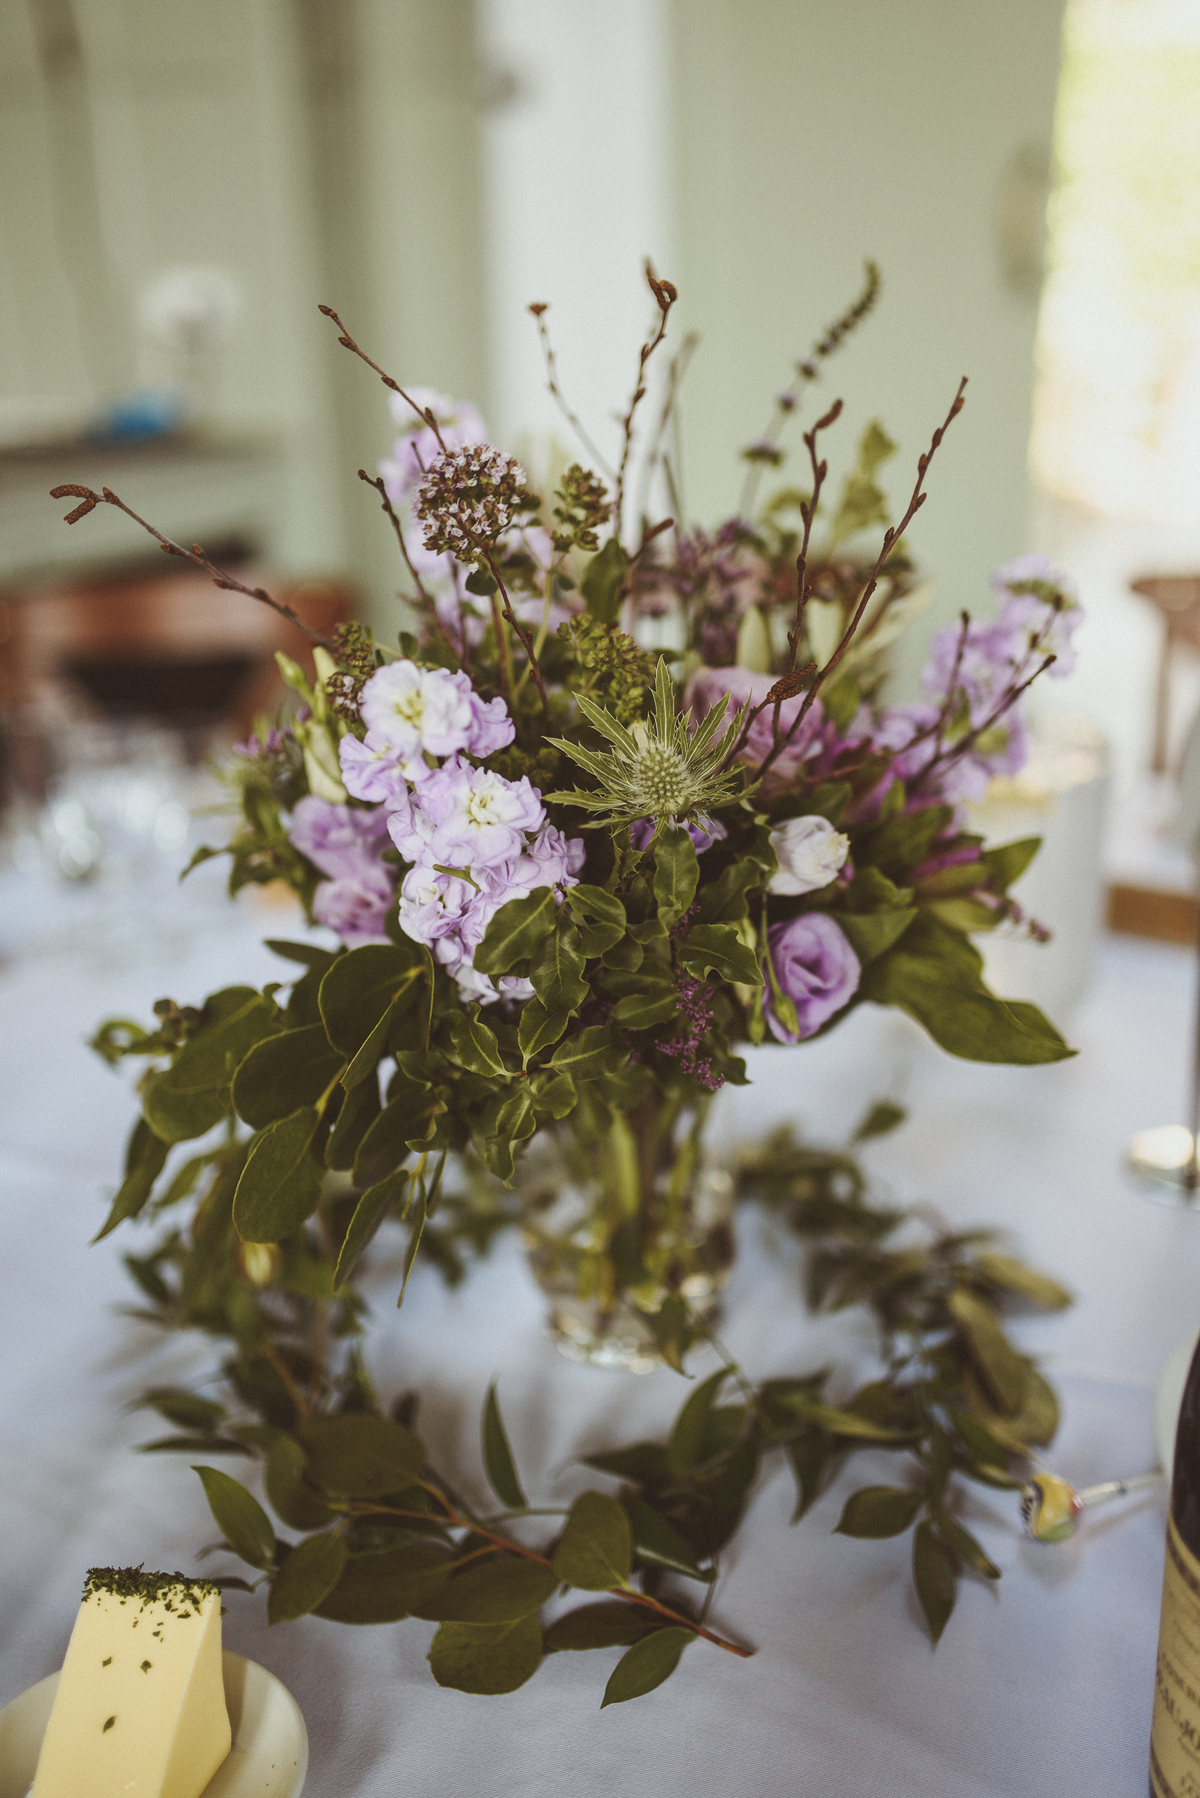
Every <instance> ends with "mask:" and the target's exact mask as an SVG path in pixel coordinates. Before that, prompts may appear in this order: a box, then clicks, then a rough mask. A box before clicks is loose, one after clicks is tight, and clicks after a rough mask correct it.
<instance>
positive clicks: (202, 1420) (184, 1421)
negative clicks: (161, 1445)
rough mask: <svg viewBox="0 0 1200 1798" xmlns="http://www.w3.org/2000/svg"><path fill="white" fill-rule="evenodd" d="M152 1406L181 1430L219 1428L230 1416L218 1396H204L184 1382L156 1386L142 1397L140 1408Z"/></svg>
mask: <svg viewBox="0 0 1200 1798" xmlns="http://www.w3.org/2000/svg"><path fill="white" fill-rule="evenodd" d="M147 1407H149V1408H150V1409H151V1410H154V1411H157V1412H158V1414H159V1416H160V1417H165V1418H166V1420H167V1422H168V1423H173V1424H175V1425H176V1426H177V1428H179V1429H181V1430H215V1429H216V1427H217V1425H218V1424H219V1423H220V1422H221V1421H222V1420H223V1418H224V1417H225V1416H226V1411H225V1407H224V1405H219V1404H218V1403H217V1401H216V1399H215V1398H201V1397H200V1394H199V1393H198V1392H189V1391H188V1390H187V1388H186V1387H183V1386H152V1387H151V1389H150V1390H149V1392H146V1393H144V1394H143V1395H142V1397H141V1398H140V1399H139V1400H138V1402H137V1406H136V1409H138V1410H139V1411H140V1410H143V1409H145V1408H147Z"/></svg>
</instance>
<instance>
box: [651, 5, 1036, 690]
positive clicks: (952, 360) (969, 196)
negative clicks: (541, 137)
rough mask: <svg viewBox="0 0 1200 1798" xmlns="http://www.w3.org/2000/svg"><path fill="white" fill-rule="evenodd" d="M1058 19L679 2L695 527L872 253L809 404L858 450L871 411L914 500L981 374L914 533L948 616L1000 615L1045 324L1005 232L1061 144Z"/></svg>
mask: <svg viewBox="0 0 1200 1798" xmlns="http://www.w3.org/2000/svg"><path fill="white" fill-rule="evenodd" d="M1060 18H1061V6H1060V5H1059V3H1058V0H1007V3H1006V4H1004V5H998V4H992V3H989V0H904V3H903V4H897V0H838V4H836V5H830V4H828V3H827V0H675V4H674V8H673V35H674V61H675V69H676V91H675V101H674V104H675V117H676V121H677V122H676V134H675V145H676V174H675V179H676V185H677V191H678V196H679V206H678V225H677V233H678V238H677V241H678V255H677V259H676V264H675V271H674V272H675V278H676V279H677V281H678V282H679V285H680V288H681V293H682V300H681V307H680V310H681V312H682V313H683V314H684V318H685V322H686V323H688V324H691V325H694V326H696V327H697V328H698V329H699V330H700V331H701V332H702V334H703V338H704V341H703V343H702V345H701V348H700V352H699V355H698V356H697V358H696V360H695V362H694V363H693V367H692V372H691V374H690V376H689V381H688V386H689V392H688V395H687V399H686V401H685V423H686V427H687V429H686V439H685V441H686V446H687V474H688V488H689V495H688V497H689V500H690V507H691V510H692V511H693V512H694V513H695V515H696V516H697V517H699V518H702V519H703V518H708V519H712V518H714V517H716V516H719V515H722V514H726V513H728V512H729V511H731V510H733V508H734V506H735V504H736V500H737V493H738V487H739V465H738V463H737V461H736V455H737V451H738V449H739V448H740V447H741V445H743V444H744V443H746V442H748V441H750V440H751V439H752V438H753V437H755V436H757V434H758V433H759V432H760V431H761V429H762V426H763V424H764V422H765V420H766V417H767V414H768V412H769V410H770V402H771V398H772V396H773V395H774V393H775V392H776V391H777V390H778V389H779V388H780V387H782V386H783V385H784V384H785V382H786V380H787V378H788V375H789V372H790V369H791V366H792V364H793V362H794V361H795V360H796V359H797V357H799V356H801V355H803V354H805V353H806V351H807V349H808V346H809V344H810V342H811V341H812V339H813V338H814V337H816V335H817V334H818V333H819V331H820V330H821V328H822V327H823V325H824V324H825V322H826V321H827V320H829V319H831V318H833V317H834V316H836V314H837V313H838V312H839V311H840V310H841V309H842V308H843V307H844V306H845V304H846V303H847V301H849V300H850V299H852V298H853V296H854V294H855V293H856V291H857V290H858V287H859V284H860V281H861V271H862V263H863V259H864V257H867V256H873V257H874V258H876V260H877V261H878V262H879V263H880V264H881V266H882V269H883V277H884V290H883V297H882V301H881V303H880V305H879V307H878V309H877V311H876V313H875V315H874V316H873V317H872V318H871V319H870V320H869V321H868V322H867V323H866V324H865V325H864V327H863V328H862V330H861V333H860V334H859V335H858V336H857V337H856V338H855V339H854V340H853V341H852V342H851V343H850V344H849V345H848V346H847V347H846V349H845V350H844V351H843V352H842V353H841V355H840V356H839V357H838V358H837V360H836V361H835V362H834V363H832V364H831V365H830V367H829V373H828V375H827V377H826V380H825V382H824V383H823V384H822V386H821V387H820V388H819V389H818V392H817V400H816V401H814V402H813V406H815V404H816V403H818V402H819V401H820V400H822V399H832V398H833V397H834V396H836V395H839V394H840V395H844V397H845V399H846V406H847V414H848V422H846V423H844V424H843V425H842V426H841V427H840V429H841V437H840V442H841V444H842V445H843V447H844V448H845V449H846V450H849V449H850V448H851V445H852V442H853V439H854V437H855V436H856V434H857V431H858V429H859V428H860V427H861V425H862V424H863V423H865V421H866V420H867V419H868V418H869V417H871V416H872V415H873V414H876V413H878V414H879V415H881V416H882V418H883V420H884V422H885V424H886V425H887V428H888V429H889V431H890V432H891V434H892V436H893V437H896V438H898V439H899V440H900V442H901V444H902V448H903V454H902V456H899V457H897V458H895V460H894V461H892V462H890V463H889V464H888V465H887V469H886V470H885V475H886V477H887V482H886V484H887V485H889V487H890V489H891V492H892V494H893V497H894V499H898V500H900V503H901V504H903V501H904V499H906V498H907V492H908V488H909V486H910V485H911V481H912V477H913V473H914V464H915V461H916V457H917V454H918V453H919V451H921V450H923V449H924V448H925V447H926V446H927V444H928V440H929V436H930V433H931V432H932V429H933V427H934V425H935V424H936V423H938V422H939V420H940V419H941V417H942V416H943V414H944V412H945V410H946V408H947V405H948V404H949V401H950V399H951V398H952V396H953V393H954V389H955V386H956V384H957V382H958V379H959V377H960V375H963V374H967V375H969V376H970V377H971V385H970V388H969V398H968V403H967V409H966V411H965V412H964V414H963V415H962V417H961V418H960V419H959V421H958V422H957V423H956V425H955V426H954V429H953V432H952V433H951V435H950V436H949V437H948V438H947V441H946V444H945V447H944V449H943V450H942V452H941V454H940V456H939V458H938V461H937V463H936V464H935V466H934V470H933V472H932V475H931V480H930V497H929V500H928V503H927V505H926V507H925V509H924V511H923V512H922V514H921V516H920V518H919V520H918V522H917V525H916V526H915V527H914V529H913V531H912V533H911V537H910V542H911V544H912V547H913V549H914V550H915V552H916V553H917V555H918V557H919V558H920V560H921V561H922V563H923V564H924V565H925V566H926V568H927V569H928V570H929V572H931V573H932V574H933V575H934V576H935V577H936V579H937V581H938V585H939V594H938V599H937V602H936V605H937V611H938V615H939V618H940V619H942V620H944V619H945V618H946V617H949V616H952V615H953V614H954V613H955V612H957V611H958V610H959V609H960V608H961V607H962V606H964V605H967V606H969V607H971V608H972V609H976V608H978V609H979V610H981V611H987V610H989V609H990V605H991V601H990V596H989V594H988V589H987V584H986V582H987V574H988V570H989V569H990V568H991V567H992V566H994V565H995V564H996V563H999V562H1001V561H1004V560H1006V559H1008V558H1009V557H1011V556H1013V555H1015V554H1017V553H1018V552H1020V551H1021V550H1023V549H1025V548H1027V547H1029V531H1030V519H1029V492H1028V483H1027V476H1026V453H1027V445H1028V439H1029V417H1030V395H1031V387H1032V375H1033V336H1034V326H1035V321H1036V309H1035V301H1034V298H1033V297H1032V296H1031V295H1030V293H1029V292H1028V290H1027V288H1026V290H1024V291H1015V290H1014V289H1013V288H1011V287H1010V286H1007V285H1006V283H1005V279H1004V273H1003V264H1002V258H1001V253H1000V244H999V242H998V234H997V220H998V214H999V211H1000V209H1001V207H1002V206H1003V205H1004V203H1005V199H1006V197H1010V196H1011V182H1012V171H1013V168H1014V165H1015V162H1016V160H1017V159H1018V158H1019V157H1020V156H1021V153H1022V151H1023V149H1024V154H1025V158H1026V161H1028V159H1029V157H1030V155H1033V156H1036V155H1038V154H1040V153H1041V152H1042V151H1045V150H1048V147H1049V144H1050V139H1051V130H1052V117H1053V108H1054V96H1055V83H1056V75H1057V67H1058V46H1059V30H1060ZM815 416H816V412H815V410H813V409H812V406H810V409H809V412H808V417H809V419H810V421H811V419H812V418H813V417H815ZM793 441H794V442H795V447H796V451H797V455H796V456H795V457H794V458H793V460H792V462H791V463H790V465H789V467H790V469H791V470H793V471H796V472H797V473H798V471H799V468H800V463H799V456H800V455H802V453H803V452H802V450H801V446H800V444H799V432H796V433H795V437H794V439H793ZM831 466H833V467H835V468H836V466H837V464H836V463H833V462H831ZM913 634H914V636H915V637H917V638H920V637H921V636H922V635H924V634H927V633H922V632H920V631H919V630H918V631H917V632H914V633H913ZM920 651H921V644H920V642H917V643H916V644H915V645H914V646H912V647H910V648H909V649H908V650H907V661H908V662H909V664H911V663H912V661H913V660H914V657H915V658H917V659H919V655H920ZM908 677H909V679H911V678H912V668H911V666H910V667H909V670H908Z"/></svg>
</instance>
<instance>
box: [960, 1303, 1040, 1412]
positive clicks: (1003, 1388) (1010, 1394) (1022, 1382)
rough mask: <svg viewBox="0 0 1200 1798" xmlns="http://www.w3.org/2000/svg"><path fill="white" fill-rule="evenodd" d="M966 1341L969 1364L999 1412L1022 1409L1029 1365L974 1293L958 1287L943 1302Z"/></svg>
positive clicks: (1027, 1382)
mask: <svg viewBox="0 0 1200 1798" xmlns="http://www.w3.org/2000/svg"><path fill="white" fill-rule="evenodd" d="M946 1304H947V1307H948V1309H949V1311H950V1314H951V1316H952V1317H953V1318H954V1320H955V1322H956V1323H957V1324H958V1326H959V1329H960V1330H961V1331H962V1333H963V1337H964V1339H965V1341H966V1345H967V1350H968V1352H969V1354H970V1356H971V1360H972V1361H973V1362H974V1363H975V1366H976V1367H977V1368H978V1370H979V1373H980V1374H981V1376H982V1378H983V1380H984V1383H985V1384H986V1386H987V1387H988V1389H989V1391H990V1392H991V1394H992V1396H993V1398H994V1399H995V1400H996V1403H997V1404H998V1405H999V1406H1000V1409H1001V1410H1002V1411H1007V1412H1008V1413H1009V1415H1010V1416H1013V1415H1015V1414H1016V1412H1018V1411H1019V1410H1020V1409H1021V1405H1022V1403H1023V1401H1024V1398H1025V1391H1026V1387H1027V1386H1028V1384H1029V1364H1028V1362H1027V1361H1025V1360H1024V1359H1023V1358H1022V1357H1021V1356H1020V1355H1018V1353H1017V1351H1016V1349H1015V1348H1014V1347H1013V1346H1012V1344H1011V1342H1009V1340H1008V1337H1007V1336H1006V1335H1005V1334H1004V1331H1003V1330H1002V1329H1001V1328H1000V1325H999V1324H998V1323H997V1322H996V1318H995V1316H994V1314H993V1313H992V1311H991V1310H990V1309H989V1308H988V1306H987V1305H985V1304H984V1302H983V1300H982V1299H980V1298H977V1297H976V1296H975V1294H974V1293H972V1292H968V1291H966V1289H965V1288H964V1287H961V1286H960V1287H958V1288H956V1290H955V1291H954V1292H952V1293H951V1294H950V1296H949V1297H948V1299H947V1300H946Z"/></svg>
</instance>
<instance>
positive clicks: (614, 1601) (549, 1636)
mask: <svg viewBox="0 0 1200 1798" xmlns="http://www.w3.org/2000/svg"><path fill="white" fill-rule="evenodd" d="M659 1627H660V1624H659V1621H658V1618H657V1617H656V1616H655V1614H654V1612H653V1611H649V1610H643V1609H641V1607H640V1606H638V1605H636V1604H628V1603H626V1602H625V1601H624V1600H622V1599H620V1598H608V1599H601V1600H600V1602H599V1603H597V1604H581V1605H577V1606H576V1607H575V1609H574V1610H573V1611H567V1612H565V1613H564V1615H563V1616H561V1617H556V1618H555V1620H554V1622H553V1623H552V1624H551V1625H550V1627H549V1629H547V1631H546V1634H545V1644H546V1653H547V1654H560V1653H562V1652H563V1651H564V1650H573V1651H575V1652H579V1651H581V1650H586V1649H589V1648H629V1647H631V1646H632V1645H633V1643H634V1642H640V1641H641V1639H642V1637H643V1636H648V1635H649V1634H650V1632H651V1631H652V1630H655V1629H658V1628H659Z"/></svg>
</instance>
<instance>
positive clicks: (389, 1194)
mask: <svg viewBox="0 0 1200 1798" xmlns="http://www.w3.org/2000/svg"><path fill="white" fill-rule="evenodd" d="M408 1179H409V1177H408V1175H407V1174H404V1173H394V1174H385V1175H384V1177H383V1179H382V1180H377V1181H376V1183H375V1185H374V1186H369V1187H368V1188H367V1190H366V1192H364V1193H363V1195H362V1198H361V1199H360V1200H359V1201H358V1204H357V1205H356V1206H355V1207H354V1215H353V1217H352V1218H351V1219H350V1223H349V1225H348V1227H347V1230H346V1234H345V1236H344V1237H343V1238H342V1246H341V1248H340V1250H339V1251H338V1258H337V1267H336V1268H335V1269H334V1274H333V1284H334V1286H335V1287H338V1286H344V1285H345V1283H346V1281H347V1280H348V1279H349V1278H350V1275H351V1274H352V1273H353V1272H354V1268H355V1266H356V1264H357V1262H358V1258H359V1256H360V1255H361V1254H362V1252H363V1250H364V1249H365V1248H366V1247H367V1245H368V1244H369V1243H370V1241H371V1238H372V1237H373V1236H374V1234H375V1232H376V1230H378V1228H379V1226H380V1224H381V1223H382V1222H383V1220H384V1218H385V1217H386V1216H387V1214H388V1212H389V1211H390V1210H391V1208H392V1206H393V1205H397V1204H399V1202H400V1200H401V1199H402V1198H403V1197H404V1193H405V1189H406V1187H407V1186H408Z"/></svg>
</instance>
